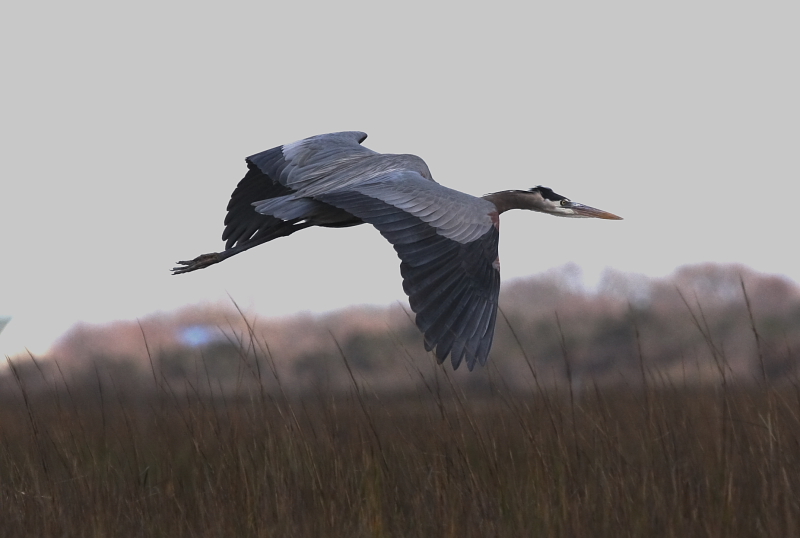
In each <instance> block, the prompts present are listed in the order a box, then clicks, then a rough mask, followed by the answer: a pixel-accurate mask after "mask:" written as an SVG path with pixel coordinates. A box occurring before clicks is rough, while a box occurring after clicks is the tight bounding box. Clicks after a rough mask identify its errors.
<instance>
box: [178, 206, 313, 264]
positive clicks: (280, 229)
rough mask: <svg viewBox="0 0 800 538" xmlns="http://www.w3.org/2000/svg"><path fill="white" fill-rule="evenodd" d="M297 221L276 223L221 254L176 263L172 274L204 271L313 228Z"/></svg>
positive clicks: (201, 256) (309, 224)
mask: <svg viewBox="0 0 800 538" xmlns="http://www.w3.org/2000/svg"><path fill="white" fill-rule="evenodd" d="M299 220H300V219H295V220H292V221H278V222H279V223H280V224H279V225H278V226H275V227H272V228H270V229H267V230H265V232H266V233H258V234H256V235H254V236H253V237H252V238H250V239H247V240H245V241H240V242H237V243H236V246H235V247H231V248H228V249H225V250H223V251H222V252H211V253H209V254H201V255H200V256H198V257H196V258H195V259H193V260H189V261H182V262H177V263H178V264H179V265H178V267H173V268H172V274H173V275H181V274H183V273H189V272H191V271H196V270H197V269H205V268H206V267H208V266H209V265H214V264H215V263H219V262H221V261H222V260H224V259H226V258H230V257H231V256H234V255H236V254H239V253H240V252H244V251H245V250H249V249H251V248H253V247H256V246H258V245H261V244H263V243H266V242H268V241H272V240H273V239H277V238H279V237H286V236H287V235H292V234H293V233H294V232H296V231H297V230H302V229H303V228H308V227H309V226H314V224H312V223H310V222H306V221H303V222H298V221H299Z"/></svg>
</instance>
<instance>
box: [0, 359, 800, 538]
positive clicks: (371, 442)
mask: <svg viewBox="0 0 800 538" xmlns="http://www.w3.org/2000/svg"><path fill="white" fill-rule="evenodd" d="M342 367H343V368H345V367H348V365H347V363H346V361H344V362H343V364H342ZM347 369H348V371H349V367H348V368H347ZM532 373H533V372H532ZM273 375H274V374H273ZM472 375H479V374H477V373H476V372H473V374H472ZM96 381H97V385H96V390H95V391H87V390H81V391H78V390H77V389H71V388H70V383H69V382H67V381H66V377H62V382H61V384H60V386H56V384H54V386H53V387H52V388H51V390H48V391H37V392H35V393H34V392H33V391H31V390H30V389H29V386H30V385H29V382H28V381H26V377H25V376H22V375H21V374H20V370H19V367H13V364H12V368H11V369H10V374H9V375H8V376H6V385H5V387H4V391H3V392H2V407H1V408H0V409H1V411H0V413H1V414H0V507H1V509H0V511H1V512H2V517H1V518H0V536H36V537H42V536H103V537H106V536H119V537H125V536H170V537H180V536H200V537H202V536H264V537H267V536H308V537H312V536H326V537H327V536H331V537H338V536H342V537H361V536H364V537H367V536H369V537H380V536H403V537H409V536H425V537H430V536H437V537H438V536H442V537H450V536H453V537H459V538H464V537H472V536H474V537H486V536H503V537H506V536H575V537H577V536H601V537H602V536H614V537H619V536H650V537H652V536H674V537H690V536H720V537H723V536H724V537H729V536H781V537H783V536H797V535H798V522H799V521H800V420H799V419H798V417H799V416H800V391H799V390H798V388H797V387H796V386H794V385H793V384H792V383H786V384H785V385H784V386H781V387H774V386H771V385H768V384H767V383H766V382H764V383H754V384H752V385H751V386H749V387H747V388H742V387H740V388H735V387H730V386H728V384H727V383H726V382H725V380H724V379H722V380H721V381H720V383H719V384H717V385H716V386H713V387H706V388H705V389H702V390H701V389H698V388H689V387H685V386H683V387H682V386H675V385H674V384H672V383H671V382H669V381H662V382H659V383H656V382H655V381H653V380H652V379H651V380H650V381H649V382H646V383H644V387H635V388H634V387H630V388H629V389H627V390H626V389H621V388H619V387H618V388H615V389H605V388H601V387H598V386H594V385H592V384H589V385H588V386H584V387H583V389H582V390H581V391H580V392H578V391H576V392H575V393H572V392H571V391H569V390H568V388H567V387H565V386H561V387H560V388H559V387H555V386H553V387H550V388H546V387H541V386H540V387H538V389H536V390H532V391H530V392H527V393H520V392H519V391H510V390H506V389H504V388H503V387H504V386H503V384H502V382H497V383H494V384H493V385H492V389H491V390H490V391H488V392H486V391H483V392H482V393H480V394H473V393H469V392H468V391H465V390H464V389H463V388H461V387H460V386H459V385H458V384H457V383H455V382H454V381H453V378H452V376H451V375H450V374H449V373H448V371H447V370H446V369H437V370H436V373H435V375H433V376H423V375H422V374H420V390H419V391H417V392H416V393H413V394H405V395H403V396H402V397H401V396H399V395H395V396H382V395H376V394H373V393H371V391H370V390H369V389H368V387H364V386H362V384H361V383H359V381H358V380H357V378H356V377H355V376H353V377H352V386H351V388H350V390H349V392H344V393H342V392H337V393H332V392H331V391H325V390H322V389H320V390H319V391H317V393H316V394H306V395H305V396H303V397H296V396H290V395H287V394H285V393H284V392H283V391H282V390H277V391H276V390H272V389H269V390H266V389H265V390H262V391H255V392H254V393H253V394H251V395H249V397H243V396H241V395H240V396H238V397H232V396H229V397H226V396H224V395H223V394H215V393H214V391H213V390H210V389H211V388H212V384H211V383H213V381H212V380H211V379H207V382H208V383H209V385H208V387H207V388H208V389H209V391H208V392H204V393H201V390H200V387H198V386H195V385H192V384H191V383H190V382H189V381H187V382H186V385H185V386H184V387H180V390H178V388H176V387H173V386H169V385H168V384H167V383H165V382H164V381H163V380H159V377H158V375H157V372H156V370H155V368H154V371H153V377H152V381H153V384H154V386H155V387H156V388H155V389H154V390H152V391H151V392H150V393H148V394H146V395H144V394H142V393H141V392H140V391H137V390H125V381H126V380H125V379H113V378H111V379H109V378H108V377H104V376H103V375H102V373H101V371H100V370H99V369H98V372H97V377H96ZM534 381H535V380H534ZM645 381H646V380H645Z"/></svg>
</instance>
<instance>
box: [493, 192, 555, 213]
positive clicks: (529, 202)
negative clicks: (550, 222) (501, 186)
mask: <svg viewBox="0 0 800 538" xmlns="http://www.w3.org/2000/svg"><path fill="white" fill-rule="evenodd" d="M483 199H484V200H488V201H489V202H492V203H493V204H494V206H495V207H496V208H497V213H498V214H500V213H505V212H506V211H508V210H509V209H528V210H530V211H545V208H544V204H543V203H542V202H543V200H542V198H541V196H538V195H532V194H531V193H529V192H525V191H500V192H493V193H491V194H487V195H485V196H484V197H483Z"/></svg>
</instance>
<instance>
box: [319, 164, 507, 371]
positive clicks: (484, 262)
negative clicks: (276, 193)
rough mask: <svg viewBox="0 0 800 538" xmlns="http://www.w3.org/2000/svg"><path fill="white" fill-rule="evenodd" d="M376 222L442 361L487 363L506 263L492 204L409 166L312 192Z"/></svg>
mask: <svg viewBox="0 0 800 538" xmlns="http://www.w3.org/2000/svg"><path fill="white" fill-rule="evenodd" d="M314 198H315V199H316V200H319V201H321V202H324V203H326V204H330V205H332V206H335V207H338V208H340V209H343V210H345V211H347V212H348V213H350V214H352V215H353V216H355V217H358V218H359V219H361V220H363V221H364V222H367V223H370V224H372V225H373V226H375V227H376V228H377V229H378V230H379V231H380V233H381V234H382V235H383V236H384V237H385V238H386V239H388V240H389V242H390V243H392V245H393V246H394V249H395V250H396V251H397V254H398V256H399V257H400V260H401V264H400V272H401V274H402V276H403V289H404V290H405V292H406V293H407V294H408V296H409V303H410V305H411V309H412V310H413V311H414V312H415V313H416V324H417V327H419V329H420V330H421V331H422V333H423V334H424V335H425V348H426V349H427V350H428V351H430V350H432V349H434V348H435V353H436V357H437V359H438V361H439V362H440V363H441V362H442V361H444V360H445V358H446V357H447V356H448V355H450V357H451V361H452V363H453V367H454V368H457V367H458V365H459V364H461V361H462V360H464V359H466V362H467V367H468V368H469V369H470V370H472V368H473V367H474V366H475V363H476V362H479V363H481V364H485V362H486V358H487V356H488V354H489V350H490V349H491V346H492V339H493V337H494V326H495V320H496V317H497V298H498V295H499V292H500V270H499V263H498V257H497V246H498V237H499V234H498V230H497V227H496V226H495V224H494V221H493V218H492V212H493V211H495V208H494V205H493V204H491V203H490V202H487V201H486V200H483V199H481V198H475V197H473V196H470V195H467V194H464V193H461V192H458V191H454V190H452V189H448V188H446V187H443V186H441V185H439V184H437V183H434V182H432V181H430V180H428V179H425V178H423V177H422V176H421V175H420V174H418V173H416V172H411V171H400V172H391V173H387V174H385V175H382V176H379V177H377V178H374V179H372V180H370V181H368V182H365V183H361V184H358V185H353V186H351V187H349V188H343V189H340V190H337V191H333V192H328V193H324V194H321V195H319V196H315V197H314Z"/></svg>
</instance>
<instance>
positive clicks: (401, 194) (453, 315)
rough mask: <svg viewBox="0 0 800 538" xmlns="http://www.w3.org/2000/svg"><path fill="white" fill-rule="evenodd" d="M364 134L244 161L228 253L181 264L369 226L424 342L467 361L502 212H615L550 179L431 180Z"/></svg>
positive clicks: (489, 292)
mask: <svg viewBox="0 0 800 538" xmlns="http://www.w3.org/2000/svg"><path fill="white" fill-rule="evenodd" d="M366 137H367V135H366V134H365V133H362V132H342V133H331V134H325V135H319V136H314V137H311V138H307V139H305V140H300V141H298V142H293V143H291V144H285V145H283V146H279V147H276V148H272V149H269V150H267V151H264V152H261V153H257V154H256V155H252V156H250V157H248V158H247V159H246V161H247V165H248V169H249V171H248V173H247V175H246V176H245V177H244V179H242V180H241V181H240V182H239V184H238V185H237V187H236V189H235V190H234V192H233V194H232V195H231V200H230V202H229V203H228V215H227V216H226V218H225V230H224V231H223V234H222V239H223V240H225V241H226V244H225V251H223V252H219V253H211V254H203V255H201V256H198V257H197V258H195V259H194V260H191V261H182V262H178V263H179V264H180V265H181V266H179V267H176V268H174V269H173V271H174V274H181V273H186V272H190V271H194V270H196V269H202V268H204V267H208V266H209V265H212V264H215V263H218V262H220V261H222V260H224V259H226V258H228V257H230V256H233V255H235V254H238V253H240V252H243V251H245V250H247V249H250V248H252V247H254V246H256V245H260V244H262V243H265V242H267V241H271V240H273V239H276V238H278V237H284V236H287V235H291V234H292V233H294V232H296V231H298V230H301V229H304V228H307V227H309V226H324V227H347V226H355V225H358V224H362V223H368V224H372V225H373V226H374V227H375V228H377V229H378V231H379V232H380V233H381V235H383V236H384V237H385V238H386V239H387V240H388V241H389V242H390V243H391V244H392V245H393V246H394V249H395V251H397V255H398V256H399V258H400V260H401V263H400V273H401V275H402V276H403V289H404V290H405V292H406V294H407V295H408V296H409V304H410V305H411V309H412V310H413V311H414V312H415V314H416V320H415V321H416V324H417V327H419V329H420V331H422V333H423V335H424V341H425V349H426V350H428V351H434V352H435V355H436V358H437V360H438V361H439V363H441V362H443V361H444V360H445V358H447V356H448V355H449V356H450V358H451V362H452V364H453V368H458V366H459V365H460V364H461V362H462V361H464V360H465V361H466V363H467V367H468V368H469V369H470V370H472V369H473V368H474V366H475V364H476V362H477V363H480V364H485V362H486V358H487V357H488V354H489V350H490V349H491V346H492V339H493V337H494V326H495V320H496V316H497V298H498V295H499V292H500V266H499V259H498V255H497V247H498V239H499V232H498V227H499V214H500V213H502V212H504V211H506V210H508V209H514V208H520V209H531V210H534V211H541V212H546V213H551V214H554V215H559V216H571V217H581V216H588V217H598V218H607V219H618V218H619V217H616V216H615V215H612V214H610V213H606V212H604V211H600V210H597V209H594V208H591V207H588V206H583V205H581V204H576V203H574V202H571V201H569V200H568V199H567V198H564V197H563V196H560V195H558V194H555V193H554V192H553V191H552V190H550V189H547V188H545V187H536V188H534V189H531V190H529V191H503V192H499V193H494V194H489V195H486V196H484V197H483V198H478V197H475V196H470V195H468V194H465V193H462V192H459V191H455V190H453V189H448V188H447V187H444V186H442V185H439V184H438V183H436V182H435V181H434V180H433V178H432V177H431V173H430V170H428V166H427V165H426V164H425V162H424V161H423V160H422V159H420V158H419V157H417V156H415V155H385V154H380V153H376V152H374V151H372V150H370V149H368V148H365V147H364V146H362V145H361V143H362V142H363V141H364V140H365V139H366Z"/></svg>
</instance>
